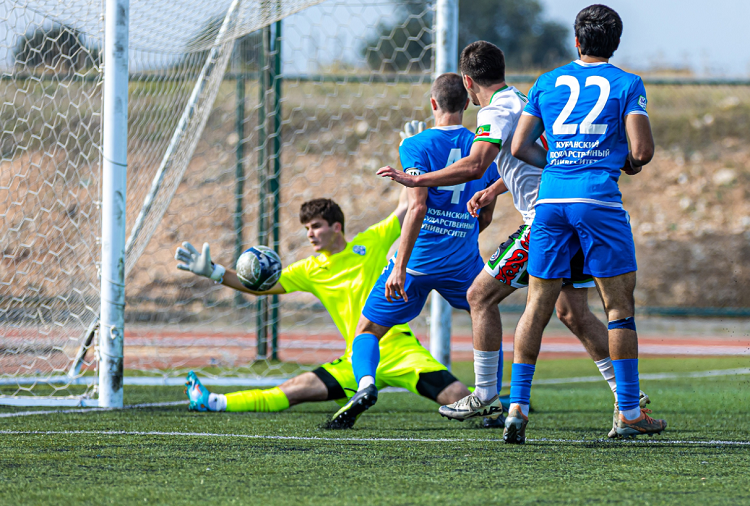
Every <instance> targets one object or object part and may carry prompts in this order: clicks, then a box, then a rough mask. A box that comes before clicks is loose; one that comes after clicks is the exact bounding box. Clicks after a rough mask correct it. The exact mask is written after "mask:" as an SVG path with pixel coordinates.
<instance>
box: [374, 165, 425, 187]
mask: <svg viewBox="0 0 750 506" xmlns="http://www.w3.org/2000/svg"><path fill="white" fill-rule="evenodd" d="M376 174H377V175H378V176H380V177H389V178H391V180H393V181H396V182H397V183H398V184H402V185H404V186H406V187H407V188H414V187H415V186H416V183H415V181H414V180H415V179H416V176H410V175H409V174H407V173H406V172H401V171H400V170H397V169H394V168H393V167H391V166H390V165H386V166H385V167H380V168H379V169H378V171H377V172H376Z"/></svg>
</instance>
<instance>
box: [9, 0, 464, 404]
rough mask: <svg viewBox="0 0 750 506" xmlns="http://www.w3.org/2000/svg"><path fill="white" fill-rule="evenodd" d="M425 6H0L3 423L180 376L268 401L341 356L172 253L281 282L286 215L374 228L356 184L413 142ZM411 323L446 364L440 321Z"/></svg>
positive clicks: (303, 249)
mask: <svg viewBox="0 0 750 506" xmlns="http://www.w3.org/2000/svg"><path fill="white" fill-rule="evenodd" d="M441 2H442V3H446V4H450V5H453V8H455V1H454V0H451V1H449V2H443V0H441V1H440V2H437V3H435V2H434V1H433V0H395V1H394V0H367V1H362V0H353V1H348V0H325V1H321V0H219V1H217V2H212V3H210V4H206V3H204V2H198V1H197V0H184V1H176V0H160V1H159V2H156V3H154V2H151V1H146V0H106V2H104V4H102V3H101V2H100V1H98V0H70V2H69V5H68V4H66V7H65V8H63V7H62V4H59V5H58V4H57V3H56V2H50V1H46V0H45V1H42V0H32V1H31V2H29V1H25V0H24V1H20V0H18V1H16V0H12V1H11V2H9V3H6V4H4V5H3V6H0V25H3V28H4V30H0V33H4V34H6V37H5V40H3V39H2V37H0V70H1V71H2V82H3V84H6V85H7V86H5V88H4V89H3V90H0V95H2V106H1V107H2V109H1V110H0V115H1V116H0V117H1V118H2V120H3V127H2V132H0V134H1V137H0V154H1V155H2V159H1V160H0V167H1V168H2V171H1V172H0V202H4V203H5V204H6V207H7V209H4V210H3V211H2V212H0V237H1V239H0V240H2V244H0V246H2V247H1V248H0V250H2V253H3V257H2V259H1V260H0V404H12V405H46V406H50V405H69V406H72V405H79V406H101V407H119V406H122V405H123V385H149V384H152V385H175V384H178V383H180V382H181V381H182V378H184V374H185V372H187V371H188V370H190V369H194V370H196V371H197V372H198V373H199V374H201V376H202V377H203V378H206V384H207V385H226V386H230V385H236V386H239V387H245V386H268V385H275V384H278V383H280V382H282V381H284V380H285V379H286V378H288V377H290V376H292V375H296V374H298V373H299V372H302V371H306V370H311V369H312V368H313V367H315V365H316V364H319V363H321V362H325V361H329V360H333V359H335V358H336V357H338V356H340V355H341V354H343V352H344V341H343V339H342V338H341V336H340V335H338V331H337V330H336V328H335V327H334V326H333V324H332V321H331V320H330V317H329V316H328V315H327V313H326V312H325V311H324V310H323V309H322V307H321V306H320V305H319V303H318V302H317V300H316V299H314V297H312V296H310V295H307V294H296V293H295V294H287V295H284V296H282V297H278V298H268V299H256V298H254V297H249V296H243V297H236V296H235V294H234V293H232V291H231V290H228V289H226V288H223V287H221V286H218V285H215V284H214V283H212V282H210V281H208V280H205V279H202V278H198V277H196V276H193V275H191V274H189V273H184V272H181V271H178V270H176V269H175V261H174V259H173V255H174V249H175V247H176V246H177V245H179V244H180V243H181V242H183V241H190V242H193V244H196V245H198V246H200V244H201V243H202V242H209V243H210V244H211V251H212V256H213V258H215V260H216V262H218V263H222V264H224V265H226V266H231V265H232V264H233V263H234V261H235V260H236V255H237V253H238V252H239V251H241V249H242V248H243V247H248V246H251V245H253V244H256V241H258V242H264V241H265V242H266V243H267V244H268V245H269V246H271V247H274V249H277V251H278V252H279V254H280V255H281V257H282V260H283V263H284V264H285V265H288V264H290V263H292V262H294V261H296V260H300V259H302V258H305V257H307V256H309V255H310V254H311V253H312V251H311V250H310V249H309V246H308V244H307V241H306V238H305V236H304V233H303V231H302V230H301V226H300V224H299V220H298V217H297V212H298V209H299V205H300V204H301V203H302V202H303V201H305V200H309V199H311V198H316V197H330V198H333V199H334V200H336V201H337V202H338V203H339V204H340V205H341V206H342V208H343V209H344V212H345V214H346V223H347V228H346V230H347V236H348V237H353V236H354V235H355V234H356V233H358V232H360V231H363V230H364V229H366V228H367V227H369V226H371V225H373V224H374V223H376V222H377V221H379V220H380V219H382V218H384V217H385V216H387V215H388V214H389V213H390V212H391V211H392V210H393V208H394V207H395V205H396V203H397V201H398V193H399V191H398V190H399V189H398V188H397V187H396V185H393V184H392V183H390V182H387V181H383V180H380V179H379V178H376V177H375V176H374V175H373V173H374V169H376V168H377V167H378V166H380V165H382V164H385V163H397V161H398V143H399V140H400V139H399V135H398V133H399V130H401V128H402V126H403V124H404V122H406V121H411V120H414V119H416V120H421V121H428V122H429V121H430V117H431V111H430V109H429V105H428V101H427V98H428V94H429V86H430V83H431V79H432V76H433V74H434V73H436V72H437V67H436V62H439V61H447V60H446V58H444V57H443V53H442V51H444V49H441V48H442V46H441V47H438V45H439V44H442V43H438V42H437V41H438V40H439V39H440V37H441V36H440V35H439V34H438V33H437V32H436V23H438V19H439V18H440V15H439V14H438V12H437V10H436V9H437V8H438V7H439V5H440V4H441ZM102 7H103V8H104V9H105V12H104V15H102V11H101V9H102ZM282 27H283V31H282ZM128 28H129V30H128ZM112 34H114V35H112ZM453 44H454V49H453V50H450V51H453V53H457V51H456V50H455V49H456V48H455V42H453ZM455 56H456V54H454V55H453V58H454V60H455ZM448 59H449V58H448ZM441 65H442V64H441ZM446 69H450V68H449V67H446ZM452 69H455V63H454V64H453V67H452ZM240 90H241V91H240ZM126 238H127V240H126ZM429 312H430V310H429V308H426V309H425V312H424V315H423V316H422V317H420V318H419V319H417V320H416V321H415V323H414V325H413V327H414V328H415V330H416V333H417V335H418V336H419V337H420V339H422V341H423V342H424V343H425V345H428V341H429V342H431V343H442V344H441V346H442V347H443V349H442V351H441V352H440V353H442V354H443V357H444V358H440V357H439V359H440V360H441V361H446V363H447V361H448V360H449V358H446V357H449V355H446V353H449V350H450V347H449V337H450V311H449V308H448V311H445V310H441V311H440V312H439V314H440V315H441V317H440V318H438V319H437V320H436V321H438V322H439V323H441V324H442V325H443V326H442V329H441V328H439V327H434V328H433V329H432V330H430V327H429V326H428V324H427V322H428V320H429V318H430V316H429V314H430V313H429ZM446 316H447V320H446ZM446 328H447V329H448V330H447V332H446V330H445V329H446ZM441 333H442V335H444V336H445V337H446V338H445V339H443V340H442V341H440V340H439V339H437V338H436V336H437V335H439V334H441ZM430 334H432V336H430ZM430 337H431V338H430ZM446 343H447V344H446ZM446 350H447V351H446ZM436 353H437V352H436Z"/></svg>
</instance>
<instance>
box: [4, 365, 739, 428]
mask: <svg viewBox="0 0 750 506" xmlns="http://www.w3.org/2000/svg"><path fill="white" fill-rule="evenodd" d="M746 374H750V368H748V367H743V368H739V369H718V370H713V371H696V372H689V373H669V372H667V373H651V374H641V375H640V379H642V380H663V379H679V378H711V377H720V376H740V375H746ZM598 381H602V377H601V376H579V377H574V378H553V379H539V380H536V381H534V384H535V385H564V384H569V383H594V382H598ZM503 386H509V385H507V384H503ZM406 391H407V390H406V389H404V388H395V387H387V388H384V389H383V390H381V392H406ZM187 403H188V401H187V400H185V401H172V402H151V403H145V404H130V405H128V406H124V407H123V408H78V409H62V410H46V411H41V410H39V411H19V412H15V413H0V418H18V417H22V416H32V415H54V414H65V413H92V412H100V411H116V410H118V409H138V408H157V407H164V406H179V405H181V404H187Z"/></svg>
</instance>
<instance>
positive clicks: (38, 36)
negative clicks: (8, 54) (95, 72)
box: [13, 24, 100, 72]
mask: <svg viewBox="0 0 750 506" xmlns="http://www.w3.org/2000/svg"><path fill="white" fill-rule="evenodd" d="M13 58H14V60H15V64H16V67H19V68H25V69H28V70H30V69H37V68H40V67H44V68H45V69H52V70H53V71H55V72H70V71H78V70H81V69H84V68H87V67H92V66H97V65H99V63H100V60H99V49H97V48H91V47H88V46H86V44H85V43H84V39H83V36H82V34H81V32H79V31H78V30H76V29H75V28H72V27H70V26H65V25H57V24H56V25H52V26H51V27H44V26H37V27H36V28H34V29H30V30H29V31H28V32H26V33H25V34H24V35H21V36H20V37H18V40H17V41H16V47H15V49H14V51H13Z"/></svg>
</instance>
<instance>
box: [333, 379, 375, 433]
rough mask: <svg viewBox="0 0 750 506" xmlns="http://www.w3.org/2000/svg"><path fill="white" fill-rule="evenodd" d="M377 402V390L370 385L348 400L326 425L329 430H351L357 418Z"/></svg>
mask: <svg viewBox="0 0 750 506" xmlns="http://www.w3.org/2000/svg"><path fill="white" fill-rule="evenodd" d="M376 402H378V389H377V388H375V385H370V386H368V387H367V388H365V389H364V390H360V391H359V392H357V393H356V394H354V396H353V397H352V398H351V399H349V402H347V403H346V404H345V405H344V407H343V408H341V409H340V410H338V412H337V413H336V414H335V415H333V418H332V419H331V421H330V422H329V423H328V428H329V429H351V428H352V427H354V422H356V421H357V418H359V416H360V415H361V414H362V413H364V412H365V411H367V410H368V409H370V408H371V407H373V406H374V405H375V403H376Z"/></svg>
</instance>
